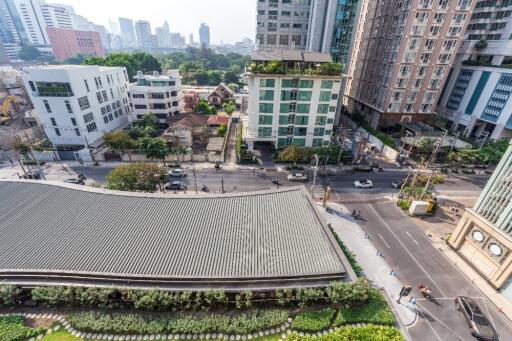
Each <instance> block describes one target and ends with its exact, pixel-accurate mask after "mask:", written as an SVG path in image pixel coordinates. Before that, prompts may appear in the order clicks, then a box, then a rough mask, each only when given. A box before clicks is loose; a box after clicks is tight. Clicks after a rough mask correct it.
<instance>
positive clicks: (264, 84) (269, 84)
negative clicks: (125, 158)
mask: <svg viewBox="0 0 512 341" xmlns="http://www.w3.org/2000/svg"><path fill="white" fill-rule="evenodd" d="M275 85H276V80H275V79H260V87H261V88H273V87H274V86H275Z"/></svg>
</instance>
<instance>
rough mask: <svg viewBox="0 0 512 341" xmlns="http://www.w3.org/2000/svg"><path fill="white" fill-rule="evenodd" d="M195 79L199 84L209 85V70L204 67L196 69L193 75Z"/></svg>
mask: <svg viewBox="0 0 512 341" xmlns="http://www.w3.org/2000/svg"><path fill="white" fill-rule="evenodd" d="M193 79H194V81H195V82H196V84H197V85H208V84H209V82H210V78H209V77H208V72H207V71H206V70H203V69H201V70H198V71H196V72H195V73H194V75H193Z"/></svg>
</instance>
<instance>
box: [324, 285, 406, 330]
mask: <svg viewBox="0 0 512 341" xmlns="http://www.w3.org/2000/svg"><path fill="white" fill-rule="evenodd" d="M354 323H374V324H381V325H388V326H393V325H395V324H396V319H395V316H394V315H393V313H392V312H391V309H390V308H389V306H388V303H387V301H386V299H385V298H384V297H383V296H382V294H381V293H380V292H379V291H378V290H377V289H371V291H370V295H369V298H368V302H367V303H366V304H364V305H360V306H355V307H352V308H346V309H345V308H343V309H341V310H340V311H339V313H338V315H337V316H336V319H335V320H334V325H335V326H341V325H345V324H354Z"/></svg>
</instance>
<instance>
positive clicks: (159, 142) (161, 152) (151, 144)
mask: <svg viewBox="0 0 512 341" xmlns="http://www.w3.org/2000/svg"><path fill="white" fill-rule="evenodd" d="M139 150H140V151H141V152H142V153H143V154H144V155H146V157H147V158H148V159H150V160H162V161H163V163H164V166H165V158H166V157H167V155H169V146H168V145H167V142H166V141H165V140H164V139H162V138H158V137H143V138H141V139H140V140H139Z"/></svg>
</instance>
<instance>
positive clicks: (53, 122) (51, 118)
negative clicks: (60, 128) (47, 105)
mask: <svg viewBox="0 0 512 341" xmlns="http://www.w3.org/2000/svg"><path fill="white" fill-rule="evenodd" d="M50 121H51V122H52V126H54V127H56V126H57V121H55V119H54V118H53V117H50Z"/></svg>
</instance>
